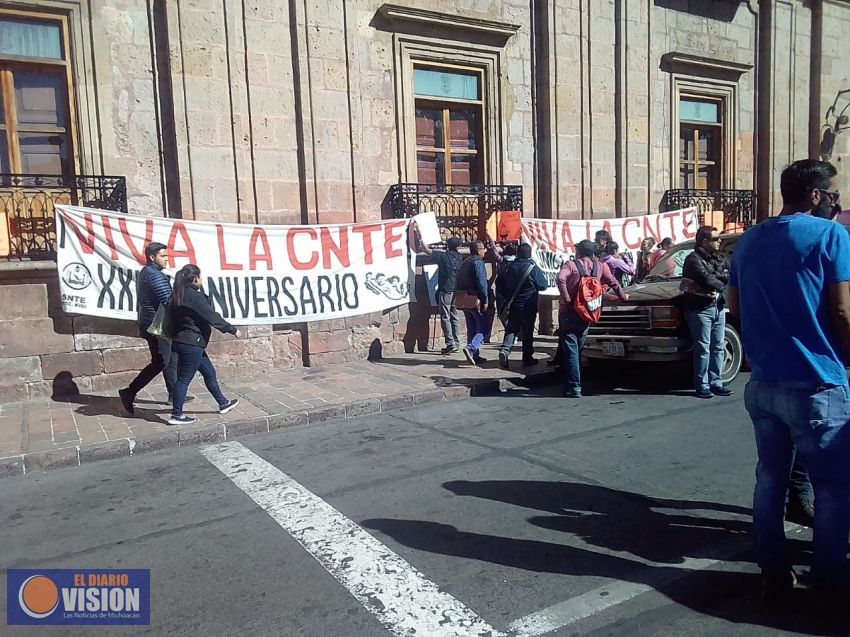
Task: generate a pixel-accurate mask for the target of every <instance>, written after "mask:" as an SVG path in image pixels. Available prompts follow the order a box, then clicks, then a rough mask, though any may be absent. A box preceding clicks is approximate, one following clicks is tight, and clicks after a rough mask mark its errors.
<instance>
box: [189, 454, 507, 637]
mask: <svg viewBox="0 0 850 637" xmlns="http://www.w3.org/2000/svg"><path fill="white" fill-rule="evenodd" d="M201 453H202V454H203V455H204V456H205V457H206V458H207V460H209V461H210V462H211V463H212V464H213V465H214V466H215V467H217V468H218V469H219V470H220V471H221V472H222V473H223V474H224V475H226V476H227V477H228V478H230V480H231V481H232V482H233V483H234V484H235V485H236V486H237V487H239V488H240V489H241V490H242V491H243V492H245V494H246V495H248V497H250V498H251V499H252V500H253V501H254V502H256V503H257V505H259V506H260V508H262V509H263V510H264V511H265V512H266V513H268V514H269V515H270V516H271V517H272V518H273V519H274V521H275V522H277V523H278V524H279V525H280V526H281V527H282V528H283V529H284V530H285V531H286V532H287V533H289V534H290V535H291V536H292V537H293V538H294V539H295V540H296V541H297V542H298V543H299V544H301V546H303V547H304V549H306V550H307V552H308V553H310V555H312V556H313V557H314V558H315V559H316V560H317V561H318V562H319V563H320V564H321V565H322V566H323V567H324V568H325V569H326V570H327V571H328V572H329V573H330V574H331V575H332V576H333V577H334V578H336V580H337V581H338V582H339V583H340V584H342V585H343V586H344V587H345V588H346V589H347V590H348V591H349V592H350V593H351V594H352V595H353V596H354V597H355V598H356V599H357V601H359V602H360V603H361V604H362V605H363V606H364V607H365V608H366V609H367V610H368V611H369V612H371V613H372V614H373V615H374V616H375V617H376V618H377V619H378V621H380V622H381V624H383V625H384V627H386V628H387V630H389V631H390V632H391V633H392V634H393V635H397V636H398V637H402V636H404V637H409V636H411V635H421V636H423V637H503V633H501V632H499V631H497V630H496V629H495V628H493V627H492V626H490V625H489V624H488V623H487V622H485V621H484V620H483V619H482V618H481V617H480V616H478V615H477V614H476V613H474V612H473V611H472V610H470V609H469V608H467V607H466V606H465V605H464V604H462V603H461V602H460V601H458V600H457V599H455V598H454V597H452V596H451V595H449V594H448V593H446V592H444V591H442V590H440V589H439V588H438V587H437V585H436V584H434V583H433V582H431V581H430V580H428V579H426V578H425V577H424V576H423V575H422V573H420V572H419V571H418V570H417V569H416V568H414V567H413V566H412V565H410V564H409V563H408V562H406V561H405V560H404V559H402V558H401V557H400V556H399V555H398V554H397V553H395V552H394V551H392V550H391V549H389V548H388V547H387V546H385V545H383V544H382V543H381V542H379V541H378V540H376V539H375V538H374V537H372V536H371V535H369V534H368V533H367V532H366V531H364V530H363V529H362V528H360V527H359V526H358V525H357V524H355V523H354V522H352V521H351V520H350V519H348V518H347V517H345V516H344V515H343V514H342V513H340V512H339V511H337V510H336V509H334V508H333V507H332V506H331V505H330V504H328V503H327V502H325V501H324V500H322V499H321V498H320V497H318V496H317V495H315V494H314V493H311V492H310V491H308V490H307V489H306V488H304V487H303V486H302V485H301V484H299V483H298V482H296V481H295V480H293V479H292V478H291V477H289V476H288V475H286V474H285V473H283V472H282V471H281V470H280V469H278V468H277V467H275V466H273V465H272V464H270V463H268V462H266V461H265V460H263V459H262V458H260V457H259V456H258V455H256V454H255V453H253V452H252V451H250V450H249V449H247V448H246V447H245V446H243V445H242V444H240V443H238V442H225V443H222V444H217V445H213V446H210V447H205V448H203V449H201Z"/></svg>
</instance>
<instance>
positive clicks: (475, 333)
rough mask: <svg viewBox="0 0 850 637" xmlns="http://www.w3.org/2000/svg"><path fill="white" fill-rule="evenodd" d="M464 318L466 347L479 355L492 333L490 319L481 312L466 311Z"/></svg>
mask: <svg viewBox="0 0 850 637" xmlns="http://www.w3.org/2000/svg"><path fill="white" fill-rule="evenodd" d="M463 316H464V317H465V318H466V346H467V347H468V348H469V349H470V350H472V353H473V354H475V355H477V354H478V350H480V349H481V343H483V342H484V337H485V336H486V335H487V332H489V331H490V317H489V316H488V315H487V314H484V313H482V312H481V311H479V310H464V311H463Z"/></svg>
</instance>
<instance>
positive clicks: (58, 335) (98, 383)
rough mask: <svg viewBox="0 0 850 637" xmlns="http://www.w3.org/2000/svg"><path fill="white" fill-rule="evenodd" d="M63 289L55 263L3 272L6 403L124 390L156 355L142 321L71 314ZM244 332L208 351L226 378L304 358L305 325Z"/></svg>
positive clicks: (218, 340)
mask: <svg viewBox="0 0 850 637" xmlns="http://www.w3.org/2000/svg"><path fill="white" fill-rule="evenodd" d="M58 288H59V286H58V277H57V276H56V269H55V266H54V267H53V268H49V267H48V268H46V269H40V270H37V271H33V270H27V271H23V272H15V271H8V270H6V271H2V272H0V402H7V401H12V400H23V399H26V398H44V397H50V396H62V395H68V394H76V393H82V394H86V393H89V392H92V391H103V390H106V389H117V388H119V387H123V386H126V385H127V384H128V383H129V382H130V380H131V379H132V378H133V377H134V376H135V375H136V373H137V372H138V370H139V369H141V368H142V367H144V366H145V365H146V364H147V362H148V361H149V360H150V354H149V351H148V348H147V345H146V344H145V342H144V341H143V340H141V339H140V338H139V336H138V328H137V327H136V324H135V323H133V322H131V321H118V320H112V319H103V318H97V317H91V316H71V315H67V314H65V313H64V312H63V311H62V309H61V304H60V301H59V290H58ZM243 332H245V338H244V339H239V340H237V339H234V338H233V337H232V336H223V335H221V334H218V333H217V332H215V333H214V336H213V339H212V342H211V343H210V346H209V352H210V355H211V356H212V357H213V358H214V360H215V364H216V367H217V368H218V370H219V371H220V373H221V375H222V377H225V378H226V377H227V376H229V375H231V376H232V375H237V374H240V375H241V374H251V373H264V372H267V371H268V370H269V369H288V368H291V367H300V366H301V365H302V364H303V357H302V351H303V346H302V343H303V342H304V341H303V337H302V336H303V333H304V330H303V326H296V329H293V326H284V327H280V328H279V327H278V326H267V325H262V326H249V327H245V328H243ZM361 351H362V350H361Z"/></svg>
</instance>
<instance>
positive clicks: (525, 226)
mask: <svg viewBox="0 0 850 637" xmlns="http://www.w3.org/2000/svg"><path fill="white" fill-rule="evenodd" d="M522 231H523V232H524V233H525V234H526V236H527V237H528V238H529V240H530V241H531V242H532V243H534V244H536V243H537V235H536V233H535V232H534V222H533V221H527V220H526V219H523V220H522Z"/></svg>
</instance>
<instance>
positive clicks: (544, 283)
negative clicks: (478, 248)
mask: <svg viewBox="0 0 850 637" xmlns="http://www.w3.org/2000/svg"><path fill="white" fill-rule="evenodd" d="M548 286H549V282H548V280H547V278H546V275H545V274H544V273H543V270H541V269H540V268H539V267H538V266H537V265H536V264H535V263H534V261H532V260H531V246H530V245H529V244H527V243H523V244H522V245H520V246H519V247H518V248H517V258H516V260H515V261H513V262H511V263H509V264H508V266H507V268H506V269H505V271H504V273H502V274H500V275H499V278H498V279H496V298H501V299H503V301H502V303H503V304H504V305H502V304H500V305H499V316H500V317H502V316H505V317H507V320H506V321H505V337H504V338H503V339H502V347H501V349H500V350H499V365H501V366H502V367H503V368H505V369H507V368H508V357H509V356H510V353H511V348H512V347H513V346H514V342H515V341H516V337H517V334H519V335H520V337H521V338H522V364H523V366H524V367H530V366H532V365H536V364H537V360H536V359H535V358H534V323H535V320H536V319H537V297H538V293H539V292H541V291H543V290H545V289H546V288H547V287H548Z"/></svg>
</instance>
